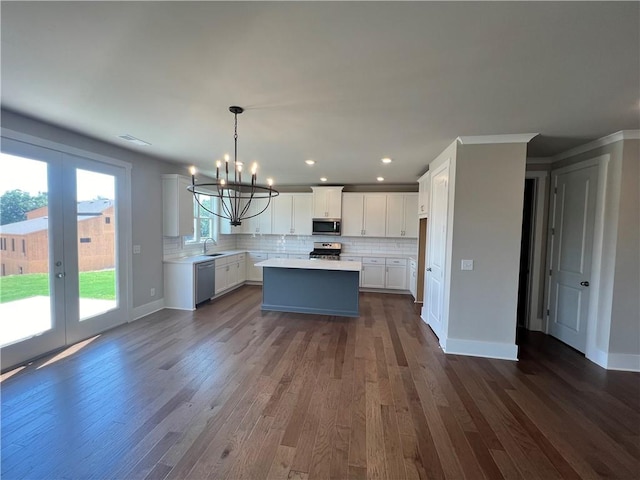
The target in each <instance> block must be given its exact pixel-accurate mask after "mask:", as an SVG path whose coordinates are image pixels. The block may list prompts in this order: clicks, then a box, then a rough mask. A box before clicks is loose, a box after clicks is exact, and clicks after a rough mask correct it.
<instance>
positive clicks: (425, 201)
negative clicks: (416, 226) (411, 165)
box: [418, 172, 431, 218]
mask: <svg viewBox="0 0 640 480" xmlns="http://www.w3.org/2000/svg"><path fill="white" fill-rule="evenodd" d="M430 189H431V174H430V173H429V172H427V173H425V174H424V175H423V176H422V177H420V180H419V181H418V216H419V217H420V218H425V217H428V216H429V195H430V193H429V192H430Z"/></svg>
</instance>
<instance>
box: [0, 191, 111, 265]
mask: <svg viewBox="0 0 640 480" xmlns="http://www.w3.org/2000/svg"><path fill="white" fill-rule="evenodd" d="M47 215H48V209H47V207H40V208H37V209H35V210H32V211H30V212H27V220H24V221H22V222H15V223H10V224H8V225H2V226H0V276H6V275H22V274H27V273H46V272H48V271H49V255H48V251H49V244H48V242H49V230H48V224H49V220H48V216H47ZM77 218H78V242H79V247H78V248H79V253H78V256H79V259H78V263H79V270H80V271H81V272H86V271H92V270H103V269H107V268H114V267H115V247H114V240H115V221H114V201H113V200H108V199H107V200H92V201H84V202H78V217H77Z"/></svg>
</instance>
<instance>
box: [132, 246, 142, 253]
mask: <svg viewBox="0 0 640 480" xmlns="http://www.w3.org/2000/svg"><path fill="white" fill-rule="evenodd" d="M141 251H142V248H141V247H140V245H134V246H133V253H140V252H141Z"/></svg>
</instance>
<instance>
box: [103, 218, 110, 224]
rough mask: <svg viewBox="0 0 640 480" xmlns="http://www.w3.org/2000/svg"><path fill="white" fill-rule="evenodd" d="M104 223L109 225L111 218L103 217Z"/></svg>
mask: <svg viewBox="0 0 640 480" xmlns="http://www.w3.org/2000/svg"><path fill="white" fill-rule="evenodd" d="M104 223H106V224H107V225H109V224H110V223H111V217H104Z"/></svg>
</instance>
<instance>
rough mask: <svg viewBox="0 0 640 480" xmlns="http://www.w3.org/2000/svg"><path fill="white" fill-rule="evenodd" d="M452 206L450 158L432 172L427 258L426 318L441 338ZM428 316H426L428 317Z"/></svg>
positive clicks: (425, 285)
mask: <svg viewBox="0 0 640 480" xmlns="http://www.w3.org/2000/svg"><path fill="white" fill-rule="evenodd" d="M448 208H449V162H447V163H446V164H444V165H443V166H442V167H440V168H439V169H437V170H435V171H434V172H433V175H431V218H430V222H429V237H428V238H429V243H428V246H427V261H426V262H425V263H426V264H425V277H424V278H425V282H424V295H423V299H424V307H423V310H426V311H425V312H424V314H423V319H425V320H426V321H427V324H428V325H429V326H430V327H431V329H432V330H433V332H434V333H435V334H436V335H437V336H438V338H441V336H442V334H443V333H444V332H443V331H442V330H443V310H444V293H445V272H446V268H445V267H446V256H447V223H448V222H447V218H448ZM425 317H426V318H425Z"/></svg>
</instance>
